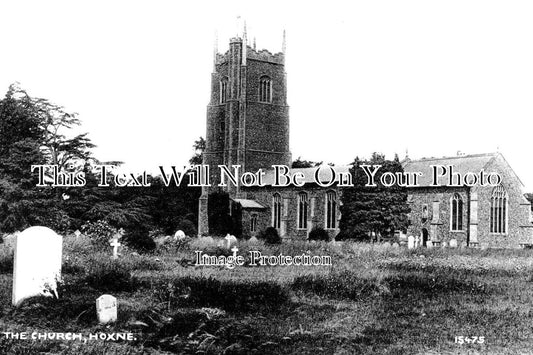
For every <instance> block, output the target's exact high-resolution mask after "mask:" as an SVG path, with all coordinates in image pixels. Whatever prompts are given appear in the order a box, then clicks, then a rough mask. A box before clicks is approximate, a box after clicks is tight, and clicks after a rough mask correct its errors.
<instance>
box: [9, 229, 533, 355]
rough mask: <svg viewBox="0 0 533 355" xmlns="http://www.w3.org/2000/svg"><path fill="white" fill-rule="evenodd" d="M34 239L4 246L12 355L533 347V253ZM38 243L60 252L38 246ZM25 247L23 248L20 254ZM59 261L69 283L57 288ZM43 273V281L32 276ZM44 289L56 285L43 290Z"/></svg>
mask: <svg viewBox="0 0 533 355" xmlns="http://www.w3.org/2000/svg"><path fill="white" fill-rule="evenodd" d="M25 232H26V233H24V232H23V233H20V234H18V235H17V236H5V237H4V243H3V244H0V283H1V284H2V287H1V288H0V290H1V292H0V312H1V317H0V325H1V328H2V333H1V337H0V349H2V353H6V354H28V353H29V354H33V353H51V354H103V353H113V354H166V353H168V354H171V353H172V354H174V353H178V354H265V353H268V354H308V353H314V352H316V351H320V352H322V353H325V354H357V353H361V354H385V353H395V354H412V353H435V354H436V353H439V354H441V353H467V352H471V353H475V352H480V353H501V352H506V353H509V352H511V353H519V352H526V351H529V349H530V348H531V339H532V332H533V329H532V328H531V321H532V318H533V312H532V311H531V304H532V301H533V299H532V298H533V281H532V275H533V273H532V271H533V261H532V260H533V259H532V256H533V255H532V251H531V250H490V249H487V250H481V249H468V248H460V247H457V248H449V247H448V248H433V249H427V248H421V247H416V248H415V247H413V248H412V249H409V248H408V247H407V246H403V245H402V246H392V245H390V244H388V243H384V244H369V243H354V242H343V243H339V242H329V243H327V242H315V243H310V242H304V241H300V242H284V243H282V244H279V245H265V244H264V243H263V242H262V241H261V240H248V241H246V240H235V241H234V240H230V239H223V238H220V239H217V238H210V237H207V238H188V237H182V236H180V238H159V239H158V241H157V248H156V250H154V251H152V252H150V253H142V252H137V251H135V250H133V249H129V248H128V247H127V246H126V245H125V244H124V243H121V241H120V236H115V237H113V238H112V239H111V240H110V241H109V242H107V243H105V244H98V243H95V242H94V241H93V240H91V239H90V238H88V237H87V236H85V235H83V234H81V233H77V234H71V235H65V236H54V235H53V234H54V232H53V231H50V230H35V229H34V230H33V231H30V233H29V234H28V233H27V232H28V231H25ZM34 233H35V234H37V235H39V237H42V236H43V235H45V237H43V240H50V241H54V240H55V241H56V243H55V244H54V243H53V242H50V244H49V245H46V246H43V245H39V244H33V243H34V241H33V238H34V236H33V234H34ZM43 233H44V234H43ZM48 233H50V235H48ZM21 235H22V237H20V236H21ZM17 238H20V240H21V241H22V244H20V245H18V244H17V247H18V250H17V255H16V256H15V255H14V254H15V253H14V248H15V243H16V239H17ZM59 239H61V245H59V244H58V243H57V241H58V240H59ZM41 244H42V243H41ZM31 245H34V246H38V247H37V248H28V246H31ZM230 247H231V248H232V249H233V250H231V249H229V248H230ZM24 250H26V251H27V250H32V251H31V252H30V253H28V254H24ZM195 251H202V252H204V253H206V254H209V255H218V256H225V257H230V256H231V255H232V254H234V253H238V255H240V256H242V257H243V259H244V262H243V265H238V266H235V267H233V268H228V267H226V266H224V265H214V266H199V265H196V264H195ZM254 251H259V252H261V253H262V254H263V255H279V254H283V255H298V254H302V253H305V254H307V255H310V256H324V255H327V256H330V257H331V259H332V265H331V266H328V265H322V266H320V265H319V266H317V265H313V266H305V265H300V266H296V265H277V266H261V265H255V266H252V265H250V263H249V261H250V260H249V255H250V252H254ZM13 259H15V260H13ZM58 260H59V261H60V264H59V265H60V276H59V277H57V278H55V277H52V278H50V275H55V272H56V271H57V268H58V267H59V265H58V264H57V262H58ZM35 270H40V273H39V277H40V280H37V281H36V280H35V279H31V278H30V279H28V276H27V275H26V276H25V273H27V272H33V271H35ZM14 275H16V276H14ZM14 277H15V278H16V282H15V279H14ZM28 280H29V281H28ZM43 280H44V281H45V282H44V281H43ZM39 282H41V284H40V285H41V286H43V285H44V283H46V284H47V286H46V287H41V289H39V286H38V285H39ZM43 282H44V283H43ZM32 287H33V288H32Z"/></svg>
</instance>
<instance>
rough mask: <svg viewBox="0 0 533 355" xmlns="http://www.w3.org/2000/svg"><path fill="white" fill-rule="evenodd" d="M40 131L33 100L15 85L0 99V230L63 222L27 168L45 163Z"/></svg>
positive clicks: (40, 126) (41, 128) (48, 195)
mask: <svg viewBox="0 0 533 355" xmlns="http://www.w3.org/2000/svg"><path fill="white" fill-rule="evenodd" d="M43 137H44V130H43V127H42V125H41V122H40V117H39V115H38V112H37V110H36V108H35V105H34V101H33V100H32V98H31V97H29V96H28V95H27V94H26V92H24V91H23V90H21V89H19V88H18V87H17V86H15V85H11V86H10V87H9V90H8V92H7V93H6V96H5V98H4V99H2V100H0V230H1V231H3V232H13V231H15V230H17V229H23V228H26V227H28V226H30V225H34V224H40V225H45V226H50V225H53V224H54V223H56V222H57V221H58V220H62V219H63V217H64V216H63V214H62V213H61V212H60V211H59V209H58V208H57V207H56V206H54V205H53V204H51V203H50V198H51V196H52V194H51V191H50V190H49V189H44V190H41V189H36V188H35V186H36V184H37V177H36V175H33V174H32V172H31V166H32V165H36V164H44V163H46V156H45V154H44V153H43V152H42V151H41V149H40V148H41V146H42V142H43Z"/></svg>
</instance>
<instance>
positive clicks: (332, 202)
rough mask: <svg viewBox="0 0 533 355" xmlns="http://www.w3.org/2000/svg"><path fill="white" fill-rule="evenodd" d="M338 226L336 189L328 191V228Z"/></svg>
mask: <svg viewBox="0 0 533 355" xmlns="http://www.w3.org/2000/svg"><path fill="white" fill-rule="evenodd" d="M335 228H337V194H336V193H335V191H328V192H327V193H326V229H335Z"/></svg>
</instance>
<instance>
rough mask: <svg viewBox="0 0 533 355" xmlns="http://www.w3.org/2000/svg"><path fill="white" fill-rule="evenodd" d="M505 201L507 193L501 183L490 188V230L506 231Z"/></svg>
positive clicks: (499, 232) (503, 232)
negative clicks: (492, 188)
mask: <svg viewBox="0 0 533 355" xmlns="http://www.w3.org/2000/svg"><path fill="white" fill-rule="evenodd" d="M507 202H508V195H507V192H506V191H505V189H504V188H503V186H502V185H499V186H496V187H495V188H494V190H492V197H491V202H490V232H491V233H498V234H506V233H507Z"/></svg>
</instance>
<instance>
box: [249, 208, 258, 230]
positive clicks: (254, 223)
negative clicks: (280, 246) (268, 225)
mask: <svg viewBox="0 0 533 355" xmlns="http://www.w3.org/2000/svg"><path fill="white" fill-rule="evenodd" d="M250 232H252V233H255V232H257V215H256V214H255V213H254V214H253V215H252V216H251V218H250Z"/></svg>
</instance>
